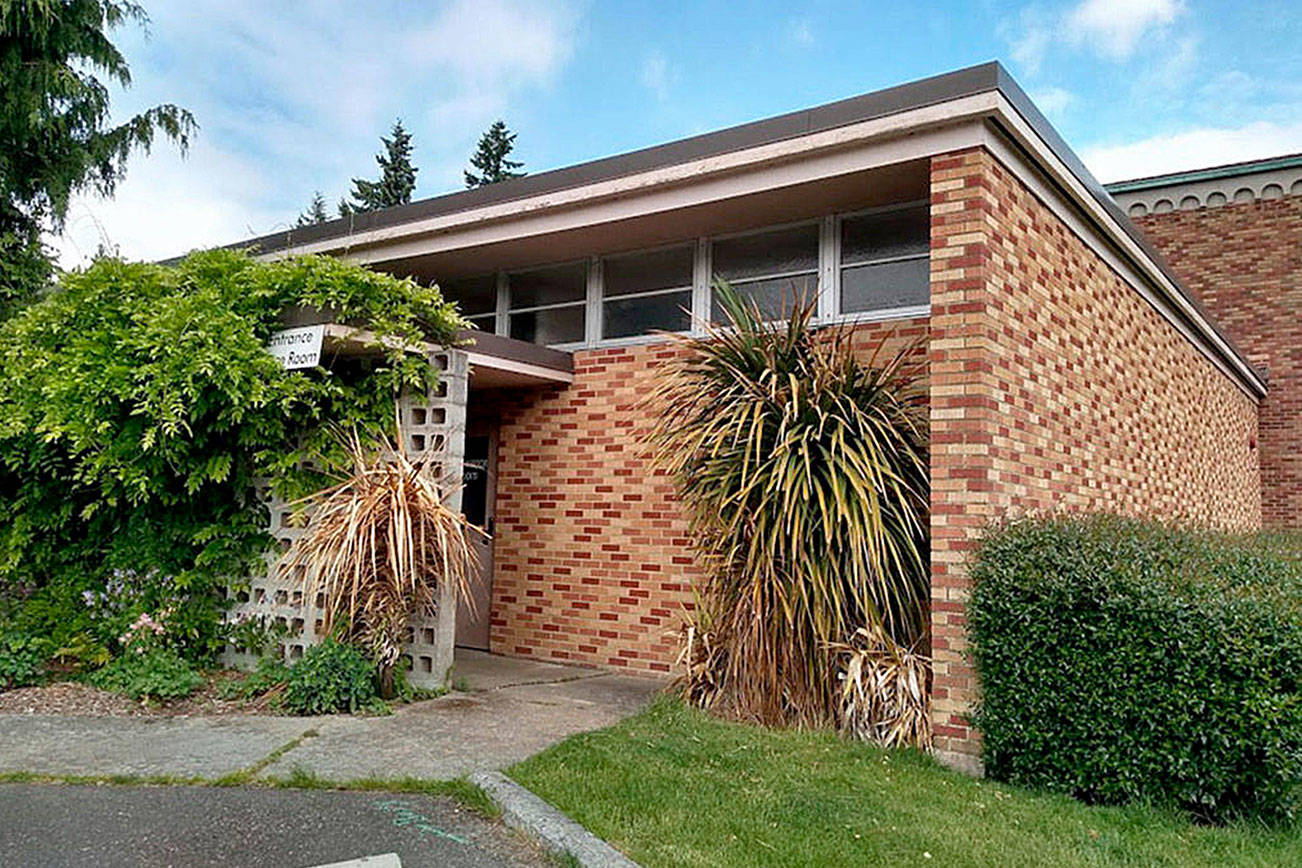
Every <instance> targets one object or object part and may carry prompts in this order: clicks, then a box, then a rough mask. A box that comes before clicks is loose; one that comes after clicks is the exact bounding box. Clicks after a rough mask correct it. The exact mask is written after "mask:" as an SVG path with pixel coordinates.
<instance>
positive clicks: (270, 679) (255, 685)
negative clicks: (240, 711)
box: [221, 654, 289, 700]
mask: <svg viewBox="0 0 1302 868" xmlns="http://www.w3.org/2000/svg"><path fill="white" fill-rule="evenodd" d="M288 680H289V667H288V666H286V665H285V661H283V660H281V659H280V656H279V655H278V654H275V655H268V656H266V657H263V658H262V659H260V660H259V661H258V665H257V666H255V667H254V668H253V671H252V672H249V673H247V674H246V675H245V676H244V677H243V678H240V679H238V680H235V681H230V682H227V683H226V684H224V685H223V686H222V688H221V697H222V699H227V700H230V699H253V698H255V697H258V696H261V695H262V694H264V693H266V692H267V691H268V690H271V689H272V688H275V687H279V686H280V685H282V684H284V683H285V682H287V681H288Z"/></svg>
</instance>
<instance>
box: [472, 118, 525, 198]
mask: <svg viewBox="0 0 1302 868" xmlns="http://www.w3.org/2000/svg"><path fill="white" fill-rule="evenodd" d="M514 147H515V133H513V132H511V131H510V130H508V129H507V128H506V124H504V123H503V122H502V121H494V122H493V125H492V126H491V127H489V128H488V130H487V131H486V132H485V133H484V134H483V135H482V136H480V137H479V147H478V148H477V149H476V150H475V153H474V155H473V156H471V158H470V165H471V166H473V167H474V168H476V169H478V170H479V174H478V175H476V174H474V173H472V172H466V173H465V175H466V186H467V187H483V186H484V185H485V184H496V183H497V182H498V181H505V180H506V179H507V178H521V177H524V175H525V173H524V172H517V171H515V169H518V168H520V167H521V166H523V165H524V163H519V162H516V161H515V160H509V159H507V156H508V155H509V154H510V153H511V150H512V149H513V148H514Z"/></svg>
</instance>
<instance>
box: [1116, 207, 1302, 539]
mask: <svg viewBox="0 0 1302 868" xmlns="http://www.w3.org/2000/svg"><path fill="white" fill-rule="evenodd" d="M1135 222H1136V223H1137V224H1138V225H1139V227H1140V228H1141V229H1143V230H1144V232H1145V233H1146V234H1147V235H1148V237H1149V238H1150V239H1152V241H1153V242H1154V244H1155V245H1156V246H1157V248H1158V249H1159V250H1161V251H1162V253H1163V254H1164V255H1165V256H1166V257H1167V259H1168V260H1170V262H1171V266H1172V267H1173V268H1174V269H1175V271H1176V273H1177V274H1179V275H1180V277H1181V279H1182V280H1183V281H1184V282H1185V285H1186V286H1188V287H1190V288H1191V289H1192V290H1193V291H1194V292H1195V293H1196V294H1197V295H1198V297H1199V298H1200V299H1201V301H1202V302H1203V304H1204V305H1205V306H1206V307H1207V309H1208V310H1209V311H1211V313H1212V315H1213V316H1214V317H1215V318H1216V321H1217V322H1218V323H1219V324H1220V325H1221V327H1222V328H1224V329H1225V330H1226V332H1227V333H1228V334H1229V336H1230V338H1231V339H1232V340H1234V341H1235V342H1236V343H1237V344H1238V345H1239V347H1240V349H1242V350H1243V352H1244V353H1245V354H1246V355H1247V356H1248V358H1249V359H1250V360H1251V361H1252V363H1253V364H1255V365H1259V366H1264V367H1265V368H1267V369H1268V370H1269V374H1270V393H1269V394H1268V395H1267V396H1266V398H1265V399H1264V400H1263V401H1262V402H1261V425H1260V431H1261V487H1262V491H1261V500H1262V520H1263V521H1264V523H1265V524H1266V525H1267V526H1270V527H1286V528H1302V196H1296V195H1294V196H1285V197H1284V198H1281V199H1274V200H1265V201H1257V202H1246V203H1238V204H1228V205H1223V206H1221V207H1219V208H1197V209H1194V210H1191V211H1183V210H1177V211H1171V212H1169V213H1167V214H1149V215H1147V216H1145V217H1141V218H1139V219H1137V220H1136V221H1135Z"/></svg>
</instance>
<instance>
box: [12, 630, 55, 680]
mask: <svg viewBox="0 0 1302 868" xmlns="http://www.w3.org/2000/svg"><path fill="white" fill-rule="evenodd" d="M49 656H50V643H49V640H47V639H45V638H43V637H40V636H30V635H27V634H24V633H19V632H17V631H14V630H0V689H5V690H7V689H9V688H12V687H28V686H30V685H32V684H36V683H38V682H39V681H40V680H41V678H42V676H43V675H44V669H45V661H46V660H47V659H48V658H49Z"/></svg>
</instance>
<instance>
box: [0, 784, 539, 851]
mask: <svg viewBox="0 0 1302 868" xmlns="http://www.w3.org/2000/svg"><path fill="white" fill-rule="evenodd" d="M0 854H2V855H0V861H2V862H3V864H5V865H12V866H27V865H32V866H38V865H39V866H42V868H63V866H68V868H72V866H105V868H112V866H155V865H157V866H181V865H184V866H248V865H266V866H277V868H307V866H317V865H325V864H329V863H335V862H343V861H347V860H353V859H361V858H364V857H376V856H380V855H382V854H396V856H397V858H398V859H399V860H400V862H401V865H402V868H418V866H447V868H489V866H533V865H548V864H552V863H550V862H549V861H548V860H547V858H546V857H545V856H544V854H543V853H542V852H541V851H540V850H539V849H538V848H537V847H536V846H535V845H533V844H532V843H529V842H527V841H525V840H524V839H523V838H522V837H520V836H519V835H517V834H516V833H514V832H512V831H511V830H509V829H507V828H505V827H504V826H502V825H501V824H500V823H496V822H493V821H491V820H488V819H485V818H484V817H481V816H479V815H478V814H476V813H474V812H473V811H470V810H467V809H466V808H464V807H462V806H461V805H459V804H458V803H457V802H455V801H453V800H451V799H443V798H435V797H430V796H419V795H396V794H384V793H340V792H323V791H317V790H278V789H253V788H215V787H114V786H66V785H59V784H4V785H0ZM380 864H383V863H380ZM388 864H390V865H392V864H393V860H392V859H389V860H388Z"/></svg>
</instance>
